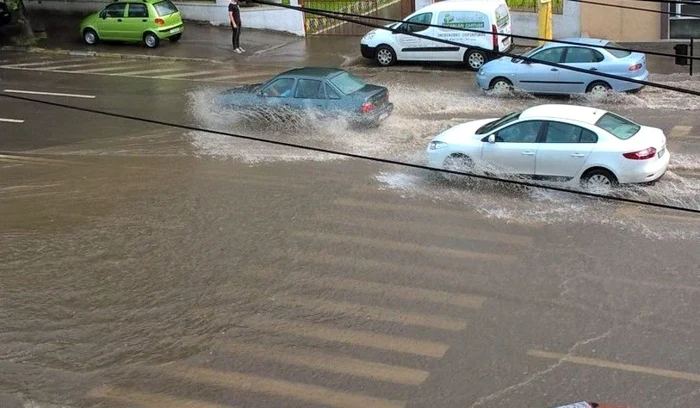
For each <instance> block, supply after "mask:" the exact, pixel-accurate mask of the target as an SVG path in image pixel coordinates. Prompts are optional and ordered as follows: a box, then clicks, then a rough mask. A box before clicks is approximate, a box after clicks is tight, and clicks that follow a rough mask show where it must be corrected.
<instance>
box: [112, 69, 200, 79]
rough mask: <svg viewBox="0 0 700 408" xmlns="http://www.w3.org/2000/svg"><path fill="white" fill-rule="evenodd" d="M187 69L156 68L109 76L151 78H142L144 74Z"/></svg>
mask: <svg viewBox="0 0 700 408" xmlns="http://www.w3.org/2000/svg"><path fill="white" fill-rule="evenodd" d="M186 69H187V68H158V69H150V70H148V71H129V72H120V73H118V74H110V75H115V76H131V75H132V74H133V76H143V77H144V78H153V77H152V76H144V74H159V73H164V72H175V71H183V70H186Z"/></svg>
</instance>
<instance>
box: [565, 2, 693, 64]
mask: <svg viewBox="0 0 700 408" xmlns="http://www.w3.org/2000/svg"><path fill="white" fill-rule="evenodd" d="M567 1H573V2H576V3H584V4H594V5H596V6H605V7H612V8H621V9H627V10H637V11H646V12H648V13H656V14H665V15H669V16H680V17H694V18H700V14H685V13H676V12H673V11H665V10H652V9H645V8H641V7H633V6H623V5H621V4H609V3H599V2H597V1H589V0H567ZM697 5H698V6H700V3H697ZM649 54H650V53H649ZM657 55H658V54H657ZM694 59H696V58H694Z"/></svg>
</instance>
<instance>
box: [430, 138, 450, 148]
mask: <svg viewBox="0 0 700 408" xmlns="http://www.w3.org/2000/svg"><path fill="white" fill-rule="evenodd" d="M443 147H447V143H445V142H438V141H434V140H433V141H432V142H430V145H428V149H430V150H437V149H442V148H443Z"/></svg>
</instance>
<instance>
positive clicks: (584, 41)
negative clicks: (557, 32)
mask: <svg viewBox="0 0 700 408" xmlns="http://www.w3.org/2000/svg"><path fill="white" fill-rule="evenodd" d="M558 40H559V41H566V42H569V43H576V44H581V45H588V46H592V47H603V46H605V45H606V44H607V43H609V42H610V41H609V40H604V39H602V38H579V37H577V38H560V39H558ZM556 45H564V46H566V45H568V44H560V43H547V44H546V47H553V46H556Z"/></svg>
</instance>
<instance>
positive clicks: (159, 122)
mask: <svg viewBox="0 0 700 408" xmlns="http://www.w3.org/2000/svg"><path fill="white" fill-rule="evenodd" d="M0 96H2V97H5V98H10V99H15V100H20V101H25V102H34V103H39V104H43V105H48V106H54V107H59V108H64V109H70V110H74V111H79V112H87V113H93V114H97V115H103V116H109V117H113V118H120V119H127V120H133V121H138V122H144V123H150V124H153V125H160V126H166V127H173V128H178V129H183V130H191V131H195V132H207V133H212V134H215V135H220V136H227V137H233V138H236V139H243V140H250V141H254V142H260V143H266V144H271V145H276V146H283V147H289V148H294V149H302V150H308V151H312V152H317V153H325V154H332V155H336V156H341V157H348V158H353V159H360V160H365V161H371V162H375V163H383V164H391V165H396V166H402V167H408V168H413V169H419V170H428V171H437V172H441V173H447V174H454V175H458V176H467V177H473V178H477V179H483V180H489V181H494V182H501V183H508V184H513V185H518V186H523V187H532V188H541V189H544V190H550V191H558V192H562V193H570V194H576V195H580V196H586V197H594V198H600V199H604V200H610V201H618V202H624V203H629V204H637V205H642V206H648V207H655V208H663V209H667V210H676V211H681V212H686V213H691V214H699V215H700V209H694V208H687V207H680V206H675V205H669V204H660V203H655V202H651V201H640V200H634V199H631V198H624V197H614V196H607V195H602V194H595V193H590V192H587V191H578V190H571V189H567V188H562V187H555V186H546V185H541V184H536V183H530V182H526V181H518V180H508V179H502V178H498V177H492V176H486V175H481V174H475V173H466V172H461V171H455V170H447V169H441V168H435V167H430V166H425V165H421V164H414V163H407V162H402V161H398V160H392V159H385V158H381V157H372V156H366V155H362V154H357V153H348V152H342V151H338V150H332V149H324V148H320V147H314V146H307V145H302V144H297V143H290V142H281V141H277V140H270V139H264V138H261V137H255V136H248V135H239V134H236V133H230V132H223V131H220V130H213V129H204V128H200V127H196V126H191V125H182V124H178V123H171V122H166V121H163V120H157V119H149V118H142V117H138V116H133V115H126V114H122V113H116V112H107V111H102V110H98V109H92V108H83V107H79V106H72V105H67V104H64V103H59V102H50V101H43V100H40V99H32V98H27V97H23V96H18V95H9V94H6V93H0Z"/></svg>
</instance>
